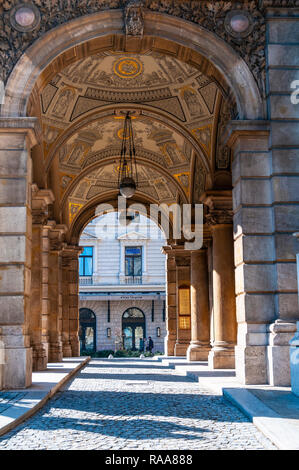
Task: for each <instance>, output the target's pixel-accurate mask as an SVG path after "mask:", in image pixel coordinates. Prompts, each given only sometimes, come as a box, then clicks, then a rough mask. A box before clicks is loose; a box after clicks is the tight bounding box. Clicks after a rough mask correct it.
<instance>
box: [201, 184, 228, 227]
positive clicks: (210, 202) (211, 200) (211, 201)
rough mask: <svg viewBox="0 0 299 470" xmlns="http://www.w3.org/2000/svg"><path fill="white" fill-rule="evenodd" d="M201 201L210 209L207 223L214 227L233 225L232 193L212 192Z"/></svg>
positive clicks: (206, 217)
mask: <svg viewBox="0 0 299 470" xmlns="http://www.w3.org/2000/svg"><path fill="white" fill-rule="evenodd" d="M201 201H202V202H203V203H204V204H205V205H206V206H207V207H208V213H207V214H206V215H205V223H206V224H207V225H208V226H210V227H213V226H215V225H220V224H231V223H232V219H233V208H232V204H233V203H232V191H231V190H230V189H225V190H210V191H206V192H205V193H203V194H202V196H201Z"/></svg>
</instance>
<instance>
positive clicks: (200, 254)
mask: <svg viewBox="0 0 299 470" xmlns="http://www.w3.org/2000/svg"><path fill="white" fill-rule="evenodd" d="M210 349H211V348H210V308H209V278H208V264H207V252H206V249H201V250H197V251H192V252H191V342H190V345H189V347H188V350H187V360H188V361H207V360H208V355H209V351H210Z"/></svg>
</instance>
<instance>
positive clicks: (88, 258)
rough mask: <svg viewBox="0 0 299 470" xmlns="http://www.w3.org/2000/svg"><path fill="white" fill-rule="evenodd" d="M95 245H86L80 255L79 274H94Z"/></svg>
mask: <svg viewBox="0 0 299 470" xmlns="http://www.w3.org/2000/svg"><path fill="white" fill-rule="evenodd" d="M92 271H93V247H92V246H85V247H84V248H83V251H82V253H81V255H80V256H79V276H92Z"/></svg>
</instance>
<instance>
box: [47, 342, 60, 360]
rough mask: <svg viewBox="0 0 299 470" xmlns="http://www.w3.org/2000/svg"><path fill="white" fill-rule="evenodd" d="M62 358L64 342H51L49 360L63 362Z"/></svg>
mask: <svg viewBox="0 0 299 470" xmlns="http://www.w3.org/2000/svg"><path fill="white" fill-rule="evenodd" d="M62 359H63V354H62V344H61V343H60V342H57V343H50V348H49V362H61V361H62Z"/></svg>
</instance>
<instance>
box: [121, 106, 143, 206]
mask: <svg viewBox="0 0 299 470" xmlns="http://www.w3.org/2000/svg"><path fill="white" fill-rule="evenodd" d="M137 185H138V175H137V163H136V151H135V144H134V135H133V127H132V118H131V116H130V112H129V111H128V112H127V114H126V117H125V122H124V129H123V135H122V145H121V152H120V167H119V173H118V188H119V190H120V193H121V195H122V196H124V197H126V198H128V197H132V196H133V194H134V193H135V191H136V188H137Z"/></svg>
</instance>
